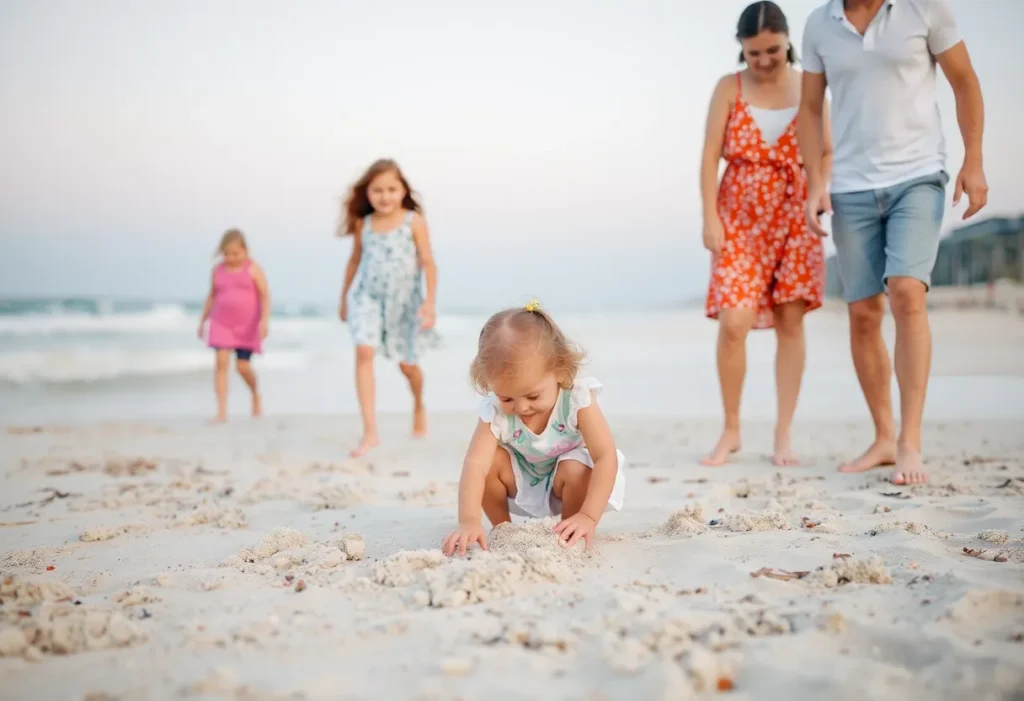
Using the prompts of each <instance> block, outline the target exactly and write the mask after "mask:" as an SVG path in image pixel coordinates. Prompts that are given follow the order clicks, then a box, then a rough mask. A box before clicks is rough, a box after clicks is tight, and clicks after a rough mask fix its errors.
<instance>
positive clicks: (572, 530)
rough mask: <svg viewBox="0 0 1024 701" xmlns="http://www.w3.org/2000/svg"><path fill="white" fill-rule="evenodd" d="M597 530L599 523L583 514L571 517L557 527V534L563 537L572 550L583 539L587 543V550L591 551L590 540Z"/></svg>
mask: <svg viewBox="0 0 1024 701" xmlns="http://www.w3.org/2000/svg"><path fill="white" fill-rule="evenodd" d="M596 530H597V521H595V520H594V519H592V518H590V517H589V516H587V515H586V514H583V513H578V514H575V515H573V516H570V517H569V518H567V519H565V520H564V521H561V522H560V523H559V524H558V525H557V526H555V533H557V534H558V535H559V536H561V538H562V540H563V541H565V542H566V543H567V544H568V545H569V547H570V548H571V547H572V546H574V545H576V543H577V542H578V541H579V539H580V538H583V540H584V541H586V543H587V550H590V540H591V538H593V537H594V531H596Z"/></svg>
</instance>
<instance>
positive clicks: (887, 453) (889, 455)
mask: <svg viewBox="0 0 1024 701" xmlns="http://www.w3.org/2000/svg"><path fill="white" fill-rule="evenodd" d="M895 464H896V441H893V440H885V439H877V440H875V442H874V443H872V444H871V447H870V448H868V449H867V450H866V451H864V454H863V455H861V456H860V457H859V458H857V459H856V460H853V461H851V462H848V463H846V464H844V465H840V466H839V471H840V472H866V471H868V470H873V469H875V468H876V467H882V466H883V465H895Z"/></svg>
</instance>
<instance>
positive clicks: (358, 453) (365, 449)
mask: <svg viewBox="0 0 1024 701" xmlns="http://www.w3.org/2000/svg"><path fill="white" fill-rule="evenodd" d="M378 445H380V441H379V440H377V436H363V439H362V440H361V441H359V445H357V446H356V447H355V448H354V449H353V450H352V452H351V453H349V455H351V456H352V457H354V458H361V457H363V456H364V455H366V454H367V453H369V452H370V451H371V450H373V449H374V448H376V447H377V446H378Z"/></svg>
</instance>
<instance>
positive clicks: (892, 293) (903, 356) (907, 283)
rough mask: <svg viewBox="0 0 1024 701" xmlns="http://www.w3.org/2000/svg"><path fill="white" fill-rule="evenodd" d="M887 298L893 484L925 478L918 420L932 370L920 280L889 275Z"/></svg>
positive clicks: (920, 418) (920, 481) (923, 292)
mask: <svg viewBox="0 0 1024 701" xmlns="http://www.w3.org/2000/svg"><path fill="white" fill-rule="evenodd" d="M888 287H889V299H890V304H891V305H892V314H893V318H894V319H895V320H896V381H897V382H898V383H899V387H900V435H899V441H898V443H897V454H896V468H895V469H894V470H893V473H892V483H893V484H923V483H925V482H927V481H928V475H927V473H926V472H925V469H924V460H923V459H922V457H921V421H922V417H923V416H924V400H925V395H926V394H927V390H928V374H929V373H930V372H931V361H932V335H931V328H930V327H929V326H928V308H927V303H926V300H925V295H926V293H927V289H926V288H925V286H924V283H923V282H921V281H920V280H915V279H914V278H909V277H892V278H889V281H888Z"/></svg>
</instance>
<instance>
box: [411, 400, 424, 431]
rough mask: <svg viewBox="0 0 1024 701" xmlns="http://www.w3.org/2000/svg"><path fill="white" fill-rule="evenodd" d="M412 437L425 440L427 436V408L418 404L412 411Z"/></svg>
mask: <svg viewBox="0 0 1024 701" xmlns="http://www.w3.org/2000/svg"><path fill="white" fill-rule="evenodd" d="M412 435H413V437H414V438H425V437H426V435H427V408H426V407H425V406H423V405H422V404H417V405H416V408H415V409H413V410H412Z"/></svg>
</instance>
